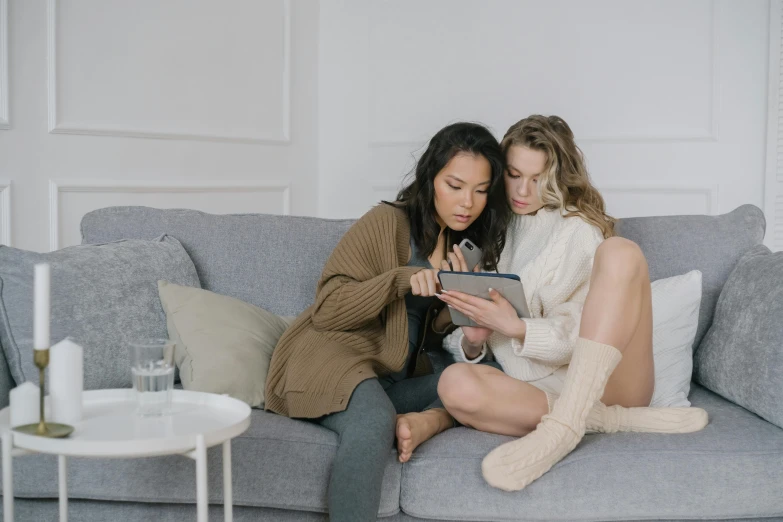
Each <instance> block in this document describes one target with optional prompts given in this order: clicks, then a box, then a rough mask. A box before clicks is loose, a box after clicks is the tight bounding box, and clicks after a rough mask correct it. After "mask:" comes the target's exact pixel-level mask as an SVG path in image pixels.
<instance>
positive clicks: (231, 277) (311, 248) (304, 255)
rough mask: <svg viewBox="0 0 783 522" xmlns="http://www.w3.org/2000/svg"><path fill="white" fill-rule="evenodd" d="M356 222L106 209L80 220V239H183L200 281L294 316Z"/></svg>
mask: <svg viewBox="0 0 783 522" xmlns="http://www.w3.org/2000/svg"><path fill="white" fill-rule="evenodd" d="M351 224H353V220H347V219H346V220H327V219H318V218H311V217H295V216H273V215H265V214H233V215H215V214H207V213H204V212H199V211H196V210H178V209H175V210H160V209H155V208H148V207H109V208H104V209H100V210H95V211H93V212H90V213H88V214H86V215H85V216H84V217H83V218H82V225H81V226H82V243H102V242H106V241H115V240H117V239H129V238H136V239H150V238H153V237H157V236H159V235H160V234H164V233H166V234H170V235H172V236H174V237H176V238H177V239H179V240H180V242H182V245H183V246H184V247H185V250H187V252H188V254H190V257H191V258H192V259H193V263H194V264H195V265H196V271H197V272H198V275H199V278H200V280H201V287H202V288H205V289H207V290H210V291H212V292H215V293H218V294H222V295H227V296H230V297H235V298H237V299H239V300H241V301H244V302H246V303H250V304H253V305H255V306H258V307H259V308H263V309H264V310H269V311H270V312H273V313H275V314H277V315H299V313H300V312H301V311H302V310H304V309H305V308H307V307H308V306H310V305H311V304H312V303H313V300H314V299H315V286H316V283H317V282H318V278H319V277H320V275H321V270H322V269H323V267H324V264H325V263H326V259H327V258H328V257H329V255H330V254H331V253H332V250H334V247H335V246H336V245H337V242H338V241H339V240H340V238H341V237H342V236H343V234H345V232H346V231H347V230H348V228H349V227H350V226H351Z"/></svg>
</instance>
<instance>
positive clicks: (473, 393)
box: [438, 363, 483, 413]
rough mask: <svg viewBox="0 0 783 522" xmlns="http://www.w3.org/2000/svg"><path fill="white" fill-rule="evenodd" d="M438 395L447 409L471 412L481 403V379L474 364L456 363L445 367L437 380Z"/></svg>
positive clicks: (478, 407)
mask: <svg viewBox="0 0 783 522" xmlns="http://www.w3.org/2000/svg"><path fill="white" fill-rule="evenodd" d="M438 396H439V397H440V399H441V400H442V401H443V405H444V406H445V407H446V409H447V410H449V411H453V410H457V411H461V412H464V413H473V412H476V411H479V410H480V409H481V405H482V402H483V401H482V397H481V379H480V377H479V375H478V374H477V372H476V371H475V366H474V365H473V364H468V363H456V364H452V365H451V366H449V367H448V368H446V369H445V370H444V371H443V373H442V374H441V376H440V380H439V381H438Z"/></svg>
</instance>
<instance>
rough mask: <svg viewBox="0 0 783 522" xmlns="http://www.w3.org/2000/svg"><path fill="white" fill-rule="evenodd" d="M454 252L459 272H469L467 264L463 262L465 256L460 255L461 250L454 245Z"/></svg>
mask: <svg viewBox="0 0 783 522" xmlns="http://www.w3.org/2000/svg"><path fill="white" fill-rule="evenodd" d="M452 250H454V256H455V257H456V258H457V260H458V261H459V266H460V270H459V271H460V272H469V271H470V269H469V268H468V262H467V261H465V256H463V255H462V250H460V249H459V245H454V247H453V248H452Z"/></svg>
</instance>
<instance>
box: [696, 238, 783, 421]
mask: <svg viewBox="0 0 783 522" xmlns="http://www.w3.org/2000/svg"><path fill="white" fill-rule="evenodd" d="M781 320H783V252H776V253H774V254H772V253H770V250H769V249H768V248H767V247H765V246H763V245H759V246H757V247H755V248H753V249H751V250H750V251H749V252H748V253H747V254H746V255H745V256H743V258H742V259H740V262H739V263H738V264H737V267H736V268H735V269H734V271H733V272H732V273H731V275H730V276H729V280H728V281H727V282H726V285H725V286H724V287H723V292H721V294H720V299H718V306H717V308H716V310H715V318H714V319H713V322H712V327H711V328H710V329H709V331H708V332H707V335H706V336H705V337H704V341H702V343H701V347H700V348H699V352H698V353H697V354H696V356H695V358H694V365H695V378H696V380H697V381H698V382H700V383H701V384H702V385H703V386H705V387H706V388H708V389H710V390H712V391H714V392H716V393H718V394H720V395H722V396H723V397H726V398H727V399H729V400H730V401H732V402H733V403H735V404H739V405H740V406H744V407H745V408H747V409H749V410H750V411H752V412H754V413H756V414H757V415H759V416H761V417H762V418H764V419H767V420H768V421H770V422H772V423H774V424H777V425H778V426H780V427H783V324H781Z"/></svg>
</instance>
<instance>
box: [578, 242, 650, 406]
mask: <svg viewBox="0 0 783 522" xmlns="http://www.w3.org/2000/svg"><path fill="white" fill-rule="evenodd" d="M579 337H582V338H584V339H590V340H592V341H596V342H599V343H602V344H608V345H610V346H613V347H615V348H617V350H619V351H620V352H621V353H622V354H623V358H622V360H621V361H620V364H618V365H617V368H615V370H614V372H612V374H611V376H610V377H609V380H608V382H607V383H606V388H605V389H604V393H603V396H602V398H601V402H603V403H604V404H606V405H607V406H613V405H620V406H625V407H632V406H649V404H650V400H651V399H652V395H653V387H654V384H655V369H654V365H653V353H652V292H651V290H650V277H649V274H648V269H647V262H646V260H645V258H644V255H643V254H642V251H641V250H640V249H639V247H638V246H637V245H636V244H635V243H633V242H631V241H628V240H626V239H622V238H617V237H614V238H610V239H607V240H606V241H604V242H603V243H602V244H601V246H600V247H598V251H597V252H596V255H595V263H594V265H593V272H592V275H591V278H590V292H589V293H588V294H587V299H586V300H585V304H584V308H583V310H582V323H581V326H580V329H579Z"/></svg>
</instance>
